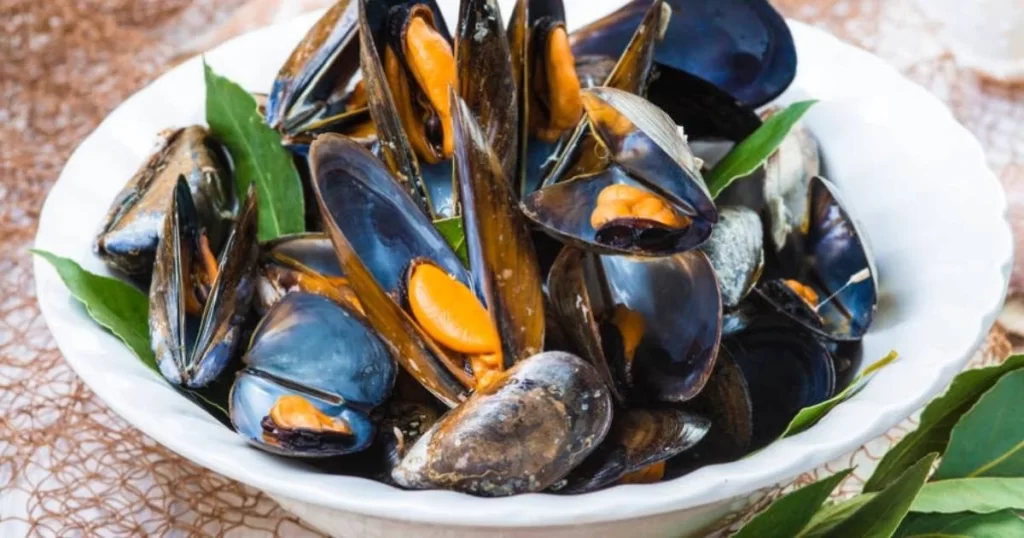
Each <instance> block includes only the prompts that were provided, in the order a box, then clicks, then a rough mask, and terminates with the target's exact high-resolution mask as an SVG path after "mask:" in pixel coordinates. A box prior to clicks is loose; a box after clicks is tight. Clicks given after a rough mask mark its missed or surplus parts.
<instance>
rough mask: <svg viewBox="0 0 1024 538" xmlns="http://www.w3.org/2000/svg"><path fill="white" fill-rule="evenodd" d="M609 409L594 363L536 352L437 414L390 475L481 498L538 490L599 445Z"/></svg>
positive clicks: (402, 482)
mask: <svg viewBox="0 0 1024 538" xmlns="http://www.w3.org/2000/svg"><path fill="white" fill-rule="evenodd" d="M611 407H612V403H611V398H610V397H609V395H608V390H607V388H606V387H605V385H604V382H603V381H601V377H600V376H599V375H598V373H597V371H595V370H594V368H593V367H592V366H590V365H589V364H587V363H586V362H584V361H582V360H581V359H579V358H578V357H575V356H573V355H570V354H568V353H562V352H546V353H541V354H539V355H534V356H533V357H530V358H528V359H526V360H524V361H522V362H519V363H518V364H516V365H515V366H514V367H513V368H512V369H510V370H507V371H506V372H504V373H502V374H501V377H500V379H498V380H495V382H494V383H492V384H491V385H489V386H488V387H487V388H484V389H481V390H478V391H477V392H476V393H474V394H473V396H471V397H470V398H469V400H467V401H466V402H465V403H463V404H462V405H460V406H459V407H457V408H455V409H454V410H452V411H450V412H449V413H448V414H446V415H445V416H444V417H442V418H441V420H439V421H438V422H437V423H436V424H434V426H433V427H431V428H430V430H429V431H427V433H426V434H424V435H423V436H422V437H420V439H419V440H418V441H416V444H415V445H413V447H412V449H410V450H409V452H408V453H407V454H406V456H405V457H404V458H403V459H402V462H401V464H400V465H399V466H398V467H397V468H396V469H395V470H394V472H393V473H392V477H393V478H394V480H395V482H397V483H398V484H399V485H401V486H403V487H407V488H414V489H425V488H445V489H453V490H457V491H463V492H467V493H473V494H476V495H484V496H495V497H496V496H505V495H514V494H517V493H527V492H536V491H541V490H544V489H546V488H548V487H549V486H551V485H552V484H554V483H555V482H557V481H559V480H561V479H562V478H563V477H564V476H565V475H567V474H568V473H569V471H570V470H572V469H573V468H574V467H576V465H578V464H579V463H580V462H582V461H583V460H584V459H585V458H586V457H587V456H588V455H589V454H590V453H591V452H592V451H593V450H594V448H596V447H597V446H598V444H600V443H601V441H602V439H604V437H605V435H606V434H607V432H608V429H609V426H610V424H611V419H612V410H611Z"/></svg>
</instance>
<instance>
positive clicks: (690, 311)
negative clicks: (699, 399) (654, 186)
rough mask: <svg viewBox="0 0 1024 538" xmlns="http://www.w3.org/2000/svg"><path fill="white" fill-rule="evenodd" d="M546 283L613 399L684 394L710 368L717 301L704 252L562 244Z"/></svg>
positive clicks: (694, 389)
mask: <svg viewBox="0 0 1024 538" xmlns="http://www.w3.org/2000/svg"><path fill="white" fill-rule="evenodd" d="M548 289H549V291H550V294H551V303H552V306H553V308H554V309H555V311H556V313H557V314H558V316H559V319H561V320H562V326H563V327H564V328H565V330H566V337H567V338H568V340H569V341H570V343H571V345H572V346H573V349H575V350H576V351H577V352H578V353H579V354H580V355H581V356H582V357H583V358H585V359H586V360H587V361H589V362H590V363H591V364H593V365H594V366H595V367H596V368H597V370H598V372H600V373H601V376H602V377H603V378H604V379H605V382H606V383H608V385H609V387H610V388H611V390H612V393H613V394H614V395H615V398H616V401H617V402H619V403H627V402H630V401H632V402H634V403H645V402H648V401H657V400H660V401H667V402H682V401H686V400H689V399H692V398H693V397H695V396H696V395H697V394H698V393H700V391H701V389H702V388H703V387H704V384H705V382H706V381H707V379H708V377H709V376H710V375H711V372H712V370H713V369H714V364H715V357H716V356H717V352H718V351H717V350H718V340H719V336H720V334H721V321H722V317H721V312H722V306H721V297H720V295H719V290H718V284H717V282H716V280H715V275H714V272H713V269H712V268H711V264H710V263H709V262H708V260H707V257H705V256H704V254H702V253H700V252H687V253H683V254H677V255H674V256H668V257H661V258H631V257H625V256H598V255H595V254H592V253H587V252H583V251H580V250H577V249H574V248H566V249H565V250H563V251H562V254H560V255H559V259H558V260H557V261H556V262H555V265H554V267H553V268H552V269H551V274H550V275H548Z"/></svg>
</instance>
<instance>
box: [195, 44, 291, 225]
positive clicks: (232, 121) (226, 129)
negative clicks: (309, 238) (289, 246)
mask: <svg viewBox="0 0 1024 538" xmlns="http://www.w3.org/2000/svg"><path fill="white" fill-rule="evenodd" d="M203 71H204V75H205V79H206V123H208V124H209V125H210V131H211V132H212V133H213V135H214V136H215V137H216V138H217V140H220V141H221V142H222V143H223V144H224V145H225V146H226V147H227V149H228V152H229V153H230V154H231V160H232V162H233V163H234V173H235V188H236V189H237V192H238V197H239V199H240V200H241V199H244V197H245V193H246V191H247V190H248V188H249V184H250V183H256V194H257V201H258V202H259V239H260V241H269V240H271V239H275V238H277V237H280V236H282V235H287V234H292V233H300V232H303V231H305V225H306V223H305V214H306V212H305V207H304V204H305V201H304V199H303V195H302V180H301V179H300V178H299V172H298V170H296V169H295V162H294V161H293V160H292V156H291V154H290V153H289V152H288V150H287V149H285V147H284V146H283V145H281V135H280V133H278V132H277V131H275V130H274V129H271V128H270V127H269V126H267V124H266V123H264V122H263V118H262V117H261V116H260V114H259V111H258V110H257V109H256V100H255V99H253V97H252V95H251V94H250V93H249V92H247V91H245V89H243V88H242V87H241V86H239V85H238V84H235V83H234V82H232V81H230V80H228V79H227V78H225V77H222V76H220V75H218V74H217V73H215V72H214V71H213V69H212V68H210V66H209V65H207V64H206V62H205V61H204V62H203Z"/></svg>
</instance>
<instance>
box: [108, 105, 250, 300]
mask: <svg viewBox="0 0 1024 538" xmlns="http://www.w3.org/2000/svg"><path fill="white" fill-rule="evenodd" d="M160 139H161V140H160V144H159V147H158V148H157V149H156V151H155V152H154V153H153V154H152V155H150V156H149V158H148V159H146V162H145V163H143V165H142V167H141V168H139V170H138V171H137V172H136V173H135V175H134V176H132V178H131V179H130V180H129V181H128V183H127V184H126V185H125V187H124V189H123V190H122V191H121V193H120V194H118V195H117V198H115V199H114V202H113V204H111V206H110V209H109V210H108V212H107V216H106V218H105V219H104V221H103V225H102V227H101V229H100V232H99V234H98V235H97V237H96V241H95V244H94V249H95V251H96V254H97V255H98V256H99V257H100V258H101V259H102V260H103V261H104V262H106V263H107V265H109V266H111V267H113V268H114V269H117V270H118V271H121V272H122V273H125V274H126V275H128V276H131V277H134V278H138V279H140V280H142V281H147V280H148V279H149V277H150V274H151V273H152V272H153V260H154V258H155V256H156V250H157V243H158V242H159V240H160V232H161V228H162V227H163V224H164V216H165V215H166V214H167V208H168V207H169V203H168V201H169V200H170V199H171V198H173V196H174V194H173V193H174V189H175V186H176V185H177V182H178V178H179V177H184V178H185V180H186V182H187V184H188V189H189V192H190V193H191V195H192V199H193V201H194V205H195V207H196V214H197V217H198V219H199V220H200V221H201V225H202V226H203V228H204V229H205V230H207V234H208V236H209V239H210V243H211V245H212V246H213V248H214V249H217V248H219V247H220V246H221V245H222V244H223V242H224V238H225V236H226V235H227V234H226V232H227V229H228V227H229V226H230V224H231V219H232V216H233V213H234V210H235V205H236V204H235V185H234V183H233V182H232V178H231V174H230V171H229V160H228V156H227V152H226V151H225V150H224V148H223V147H222V146H221V145H220V143H218V142H217V141H216V140H215V139H214V138H213V137H212V136H211V135H210V133H209V131H207V130H206V128H204V127H201V126H198V125H193V126H190V127H185V128H181V129H172V130H169V131H165V132H163V133H161V135H160Z"/></svg>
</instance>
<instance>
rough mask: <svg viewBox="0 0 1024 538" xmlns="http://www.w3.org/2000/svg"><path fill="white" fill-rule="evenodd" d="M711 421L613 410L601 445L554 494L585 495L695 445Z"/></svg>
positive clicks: (684, 414) (682, 415)
mask: <svg viewBox="0 0 1024 538" xmlns="http://www.w3.org/2000/svg"><path fill="white" fill-rule="evenodd" d="M710 428H711V421H709V420H708V419H706V418H703V417H701V416H698V415H694V414H691V413H687V412H685V411H680V410H676V409H650V410H649V409H627V410H623V411H617V412H616V413H615V418H614V419H613V420H612V427H611V430H610V431H609V432H608V435H607V436H606V437H605V438H604V442H602V443H601V446H599V447H598V448H597V450H595V451H594V452H593V453H592V454H591V455H590V456H589V457H588V458H587V459H586V460H584V461H583V463H581V464H580V465H579V467H576V468H575V469H573V471H572V472H571V473H569V476H567V477H566V483H565V485H564V486H563V487H561V488H559V489H558V490H557V491H558V493H586V492H588V491H594V490H597V489H601V488H603V487H605V486H609V485H612V484H614V483H615V482H617V481H618V480H620V479H621V478H622V477H623V476H625V475H626V474H628V473H632V472H635V471H639V470H641V469H643V468H644V467H647V466H648V465H652V464H655V463H658V462H662V461H665V460H668V459H669V458H672V457H675V456H677V455H679V454H680V453H682V452H683V451H686V450H688V449H690V448H691V447H693V446H694V445H696V444H698V443H699V442H700V441H701V439H703V438H704V436H705V435H707V433H708V430H709V429H710Z"/></svg>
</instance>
